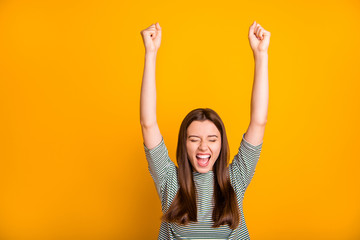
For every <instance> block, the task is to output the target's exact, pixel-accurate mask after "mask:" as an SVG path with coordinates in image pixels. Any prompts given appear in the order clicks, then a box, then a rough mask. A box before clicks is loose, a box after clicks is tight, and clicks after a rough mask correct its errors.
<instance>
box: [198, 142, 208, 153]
mask: <svg viewBox="0 0 360 240" xmlns="http://www.w3.org/2000/svg"><path fill="white" fill-rule="evenodd" d="M199 150H202V151H205V150H207V145H206V143H205V141H201V142H200V145H199Z"/></svg>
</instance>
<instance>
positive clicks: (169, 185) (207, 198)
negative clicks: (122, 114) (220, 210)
mask: <svg viewBox="0 0 360 240" xmlns="http://www.w3.org/2000/svg"><path fill="white" fill-rule="evenodd" d="M244 136H245V133H244V134H243V136H242V140H241V143H240V147H239V151H238V153H237V155H235V156H234V159H233V161H232V163H231V164H229V175H230V182H231V185H232V187H233V188H234V191H235V193H236V198H237V202H238V206H239V209H240V214H241V216H240V224H239V225H238V227H237V228H236V229H234V230H232V229H231V228H229V225H221V226H220V227H218V228H212V227H211V226H212V225H213V223H214V222H213V221H212V219H211V218H212V211H213V208H214V205H215V204H214V201H213V187H214V172H213V171H209V172H207V173H199V172H193V179H194V183H195V191H196V195H197V199H196V204H197V209H198V213H197V214H198V215H197V216H198V221H197V222H195V223H194V222H191V223H189V224H187V225H185V226H184V225H178V224H177V223H169V222H164V221H162V222H161V225H160V232H159V236H158V239H233V240H235V239H250V236H249V232H248V230H247V227H246V222H245V218H244V213H243V208H242V205H243V198H244V194H245V190H246V189H247V187H248V186H249V184H250V181H251V179H252V177H253V176H254V174H255V167H256V164H257V162H258V160H259V157H260V152H261V148H262V144H263V143H261V144H259V145H257V146H254V145H252V144H250V143H249V142H247V141H246V140H245V138H244ZM143 146H144V149H145V155H146V159H147V161H148V168H149V171H150V174H151V177H152V178H153V180H154V183H155V187H156V190H157V193H158V195H159V198H160V200H161V208H162V212H163V213H165V212H166V211H167V210H168V209H169V207H170V205H171V203H172V201H173V199H174V198H175V195H176V193H177V192H178V190H179V187H180V186H179V182H178V174H177V172H178V168H177V166H176V165H175V164H174V163H173V162H172V161H171V160H170V157H169V154H168V150H167V147H166V145H165V143H164V139H163V138H162V140H161V142H160V143H159V144H158V145H157V146H156V147H154V148H152V149H148V148H147V147H146V146H145V144H143Z"/></svg>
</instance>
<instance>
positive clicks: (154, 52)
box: [145, 51, 157, 57]
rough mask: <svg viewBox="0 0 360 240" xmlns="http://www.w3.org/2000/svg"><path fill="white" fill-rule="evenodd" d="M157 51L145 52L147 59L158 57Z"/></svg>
mask: <svg viewBox="0 0 360 240" xmlns="http://www.w3.org/2000/svg"><path fill="white" fill-rule="evenodd" d="M156 55H157V51H145V56H146V57H156Z"/></svg>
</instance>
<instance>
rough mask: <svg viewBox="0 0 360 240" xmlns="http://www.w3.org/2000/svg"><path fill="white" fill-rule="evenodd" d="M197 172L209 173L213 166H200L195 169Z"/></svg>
mask: <svg viewBox="0 0 360 240" xmlns="http://www.w3.org/2000/svg"><path fill="white" fill-rule="evenodd" d="M195 170H196V171H197V172H199V173H207V172H209V171H210V170H211V168H202V167H199V168H197V169H195Z"/></svg>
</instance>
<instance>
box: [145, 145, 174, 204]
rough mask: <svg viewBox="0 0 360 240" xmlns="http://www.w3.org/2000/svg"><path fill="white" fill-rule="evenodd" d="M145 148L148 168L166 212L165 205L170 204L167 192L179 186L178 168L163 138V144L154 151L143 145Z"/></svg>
mask: <svg viewBox="0 0 360 240" xmlns="http://www.w3.org/2000/svg"><path fill="white" fill-rule="evenodd" d="M143 146H144V150H145V155H146V159H147V161H148V168H149V171H150V174H151V177H152V178H153V180H154V183H155V187H156V191H157V193H158V195H159V197H160V200H161V202H162V206H163V210H164V209H166V208H167V207H168V206H167V205H168V204H165V203H168V200H169V197H170V196H168V193H167V190H168V189H169V188H170V189H171V188H172V187H174V185H175V186H177V184H176V183H177V167H176V165H175V164H174V163H173V162H172V161H171V159H170V157H169V153H168V150H167V147H166V145H165V143H164V139H163V138H162V140H161V142H160V143H159V144H158V145H157V146H156V147H154V148H152V149H148V148H147V147H146V146H145V144H143ZM165 206H166V207H165Z"/></svg>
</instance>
